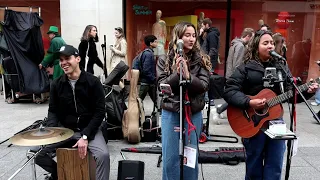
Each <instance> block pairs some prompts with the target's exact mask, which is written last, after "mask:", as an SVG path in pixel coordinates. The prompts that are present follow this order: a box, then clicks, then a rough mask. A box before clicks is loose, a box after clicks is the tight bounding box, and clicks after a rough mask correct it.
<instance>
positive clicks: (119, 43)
mask: <svg viewBox="0 0 320 180" xmlns="http://www.w3.org/2000/svg"><path fill="white" fill-rule="evenodd" d="M114 35H115V37H116V43H115V44H114V45H110V50H111V60H110V71H109V72H111V71H112V70H113V69H114V68H115V67H116V66H117V64H118V63H119V62H120V61H124V62H125V63H126V64H128V62H127V41H126V39H125V37H124V32H123V29H122V28H121V27H117V28H115V31H114ZM125 78H126V77H125Z"/></svg>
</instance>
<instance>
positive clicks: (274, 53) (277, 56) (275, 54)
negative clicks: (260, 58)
mask: <svg viewBox="0 0 320 180" xmlns="http://www.w3.org/2000/svg"><path fill="white" fill-rule="evenodd" d="M269 54H270V56H272V57H274V58H276V59H279V60H281V61H284V62H286V59H285V58H284V57H282V56H281V55H279V54H278V53H277V52H275V51H274V50H271V51H269Z"/></svg>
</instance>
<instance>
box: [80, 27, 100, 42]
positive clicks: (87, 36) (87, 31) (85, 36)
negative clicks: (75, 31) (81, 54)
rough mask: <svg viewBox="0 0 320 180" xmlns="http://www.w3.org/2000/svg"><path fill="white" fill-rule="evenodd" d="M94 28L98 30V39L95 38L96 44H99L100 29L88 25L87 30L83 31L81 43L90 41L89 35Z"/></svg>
mask: <svg viewBox="0 0 320 180" xmlns="http://www.w3.org/2000/svg"><path fill="white" fill-rule="evenodd" d="M92 28H96V30H97V35H96V37H94V38H93V41H94V42H98V41H99V38H98V28H97V27H96V26H95V25H87V26H86V28H85V29H84V31H83V34H82V37H81V41H83V40H85V41H89V39H90V37H89V33H90V32H91V30H92Z"/></svg>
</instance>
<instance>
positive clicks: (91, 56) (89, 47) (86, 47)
mask: <svg viewBox="0 0 320 180" xmlns="http://www.w3.org/2000/svg"><path fill="white" fill-rule="evenodd" d="M97 32H98V29H97V27H96V26H94V25H88V26H87V27H86V28H85V29H84V32H83V34H82V37H81V42H80V44H79V54H80V58H81V60H80V69H83V70H85V65H86V57H88V62H87V69H86V70H87V72H89V73H91V74H94V70H93V65H94V64H97V65H98V66H99V67H100V68H101V69H103V63H102V62H101V60H100V59H99V57H98V52H97V46H96V42H99V38H98V35H97Z"/></svg>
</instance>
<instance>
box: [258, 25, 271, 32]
mask: <svg viewBox="0 0 320 180" xmlns="http://www.w3.org/2000/svg"><path fill="white" fill-rule="evenodd" d="M260 30H262V31H271V28H270V26H268V24H262V25H261V27H260Z"/></svg>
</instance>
